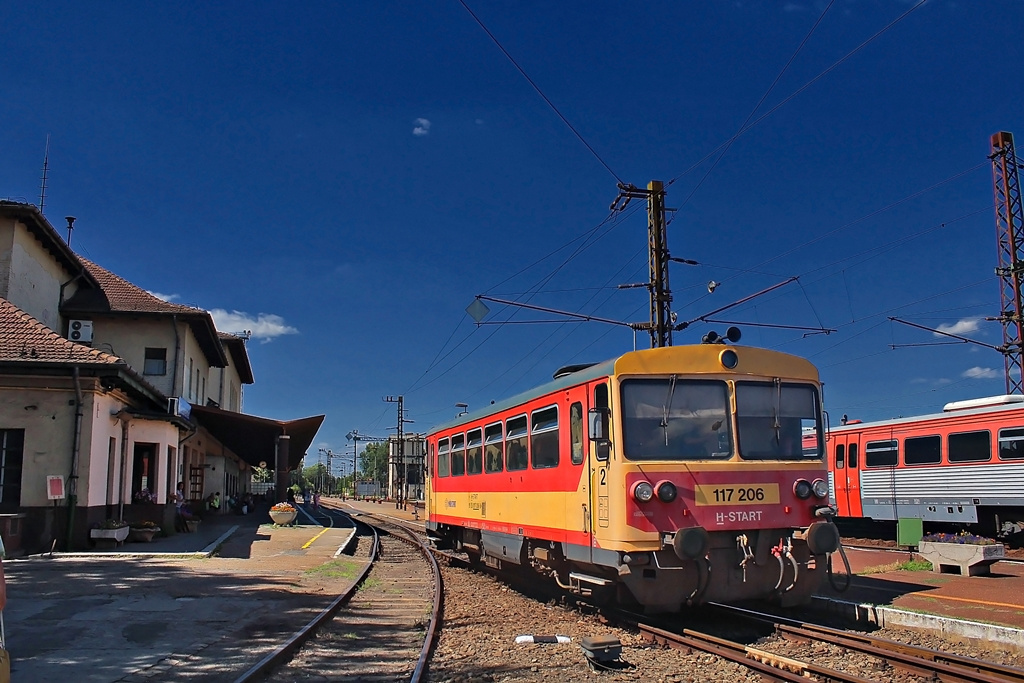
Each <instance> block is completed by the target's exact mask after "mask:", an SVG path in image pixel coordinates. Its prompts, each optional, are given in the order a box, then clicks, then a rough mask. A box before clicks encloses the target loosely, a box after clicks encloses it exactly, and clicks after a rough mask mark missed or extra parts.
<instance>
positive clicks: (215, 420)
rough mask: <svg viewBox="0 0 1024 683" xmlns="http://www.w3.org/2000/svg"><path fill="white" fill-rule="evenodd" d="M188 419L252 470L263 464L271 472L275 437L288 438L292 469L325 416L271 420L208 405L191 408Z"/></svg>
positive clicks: (289, 460)
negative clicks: (285, 436) (265, 464)
mask: <svg viewBox="0 0 1024 683" xmlns="http://www.w3.org/2000/svg"><path fill="white" fill-rule="evenodd" d="M191 420H192V422H195V423H196V424H198V425H200V426H202V427H203V428H204V429H206V431H208V432H210V434H211V435H213V437H214V438H215V439H217V440H218V441H220V442H221V443H222V444H224V445H225V446H227V447H228V448H230V449H231V450H232V451H233V452H234V453H235V454H236V455H238V457H240V458H242V460H245V461H246V462H247V463H249V464H250V465H252V466H253V467H259V465H260V463H261V462H265V463H267V466H268V467H270V468H271V469H273V467H274V463H276V462H277V437H279V436H284V435H287V436H289V437H291V442H290V443H289V445H288V469H289V470H294V469H295V468H296V467H298V466H299V463H300V462H301V461H302V457H303V456H304V455H305V454H306V451H307V450H308V449H309V447H310V445H312V443H313V439H314V438H316V433H317V431H319V430H320V425H321V424H323V421H324V416H323V415H315V416H313V417H303V418H299V419H298V420H272V419H270V418H267V417H256V416H255V415H246V414H245V413H235V412H232V411H230V410H221V409H220V408H213V407H210V406H192V407H191Z"/></svg>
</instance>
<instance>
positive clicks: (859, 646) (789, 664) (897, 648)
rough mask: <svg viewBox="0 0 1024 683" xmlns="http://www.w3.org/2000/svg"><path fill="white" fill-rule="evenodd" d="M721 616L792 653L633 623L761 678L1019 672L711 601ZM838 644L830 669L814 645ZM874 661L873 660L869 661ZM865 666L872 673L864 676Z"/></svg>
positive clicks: (978, 681) (1010, 677) (995, 677)
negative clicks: (766, 632) (765, 632)
mask: <svg viewBox="0 0 1024 683" xmlns="http://www.w3.org/2000/svg"><path fill="white" fill-rule="evenodd" d="M714 607H715V608H717V609H718V610H719V611H721V612H723V613H724V614H726V615H728V617H727V618H735V619H741V620H745V621H750V622H754V623H757V624H760V625H762V626H767V627H769V628H771V629H772V630H773V631H774V633H775V634H776V635H777V636H779V637H781V638H782V639H784V640H786V641H790V642H793V643H796V644H797V647H796V649H797V652H796V653H794V652H786V653H782V652H779V648H777V647H775V646H774V645H771V644H769V645H765V646H763V647H761V646H759V647H753V646H751V645H747V644H744V643H741V642H736V641H732V640H728V639H726V638H722V637H718V636H715V635H711V634H708V633H704V632H701V631H696V630H691V629H683V630H682V631H681V632H675V631H670V630H666V629H662V628H659V627H657V626H653V625H650V624H643V623H637V625H636V626H637V628H638V629H639V630H640V632H641V633H642V634H643V635H644V637H645V638H646V639H647V640H649V641H650V642H655V643H659V644H662V645H667V646H669V647H672V648H676V649H683V650H698V651H702V652H707V653H711V654H715V655H717V656H719V657H723V658H725V659H727V660H729V661H732V662H736V663H738V664H743V665H745V666H747V667H749V668H750V669H753V670H755V671H757V672H758V673H759V674H760V675H761V676H762V677H764V678H765V679H766V680H772V681H806V680H807V679H808V678H809V677H810V678H813V679H815V680H821V681H834V682H842V683H863V682H864V681H889V680H892V679H893V678H894V676H895V674H896V672H899V674H900V675H902V676H904V677H906V676H909V677H910V678H908V679H906V680H921V681H944V682H954V681H956V682H961V683H1014V682H1016V683H1021V682H1024V670H1022V669H1017V668H1014V667H1009V666H1003V665H1000V664H995V663H992V662H985V661H982V660H978V659H974V658H970V657H962V656H959V655H955V654H952V653H948V652H942V651H939V650H932V649H927V648H923V647H918V646H914V645H908V644H906V643H900V642H896V641H892V640H887V639H884V638H877V637H875V636H871V635H868V634H863V633H854V632H849V631H842V630H838V629H833V628H828V627H825V626H819V625H817V624H808V623H802V622H797V621H794V620H790V619H785V618H781V617H778V616H775V615H770V614H762V613H759V612H754V611H752V610H747V609H742V608H738V607H733V606H729V605H714ZM822 645H824V646H828V647H830V648H842V649H843V650H845V651H846V652H847V653H848V654H846V655H844V656H842V657H838V658H837V657H833V658H832V660H833V661H835V659H839V660H840V661H842V662H843V663H844V664H846V663H851V666H850V668H852V669H854V670H853V671H850V670H848V669H847V668H841V669H837V668H832V667H829V666H826V665H825V664H823V663H821V660H822V659H823V658H822V657H821V650H820V649H819V646H822ZM870 660H874V662H872V661H870ZM865 668H870V669H873V670H875V671H877V672H878V673H877V675H874V674H872V675H869V676H865V675H864V673H863V670H864V669H865Z"/></svg>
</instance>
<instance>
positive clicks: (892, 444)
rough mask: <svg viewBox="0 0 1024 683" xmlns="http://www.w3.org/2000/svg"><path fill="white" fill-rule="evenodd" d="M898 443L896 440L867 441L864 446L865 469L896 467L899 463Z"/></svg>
mask: <svg viewBox="0 0 1024 683" xmlns="http://www.w3.org/2000/svg"><path fill="white" fill-rule="evenodd" d="M899 444H900V442H899V441H897V440H896V439H892V440H889V439H887V440H885V441H868V442H867V444H866V445H865V446H864V466H865V467H896V464H897V463H898V462H899V454H900V448H899Z"/></svg>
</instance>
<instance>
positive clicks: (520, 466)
mask: <svg viewBox="0 0 1024 683" xmlns="http://www.w3.org/2000/svg"><path fill="white" fill-rule="evenodd" d="M528 440H529V429H528V427H527V422H526V416H525V415H521V416H519V417H514V418H512V419H511V420H508V421H507V422H506V423H505V468H506V469H507V470H509V471H510V472H511V471H512V470H525V469H526V467H527V465H529V464H530V458H529V456H528V455H527V450H526V442H527V441H528Z"/></svg>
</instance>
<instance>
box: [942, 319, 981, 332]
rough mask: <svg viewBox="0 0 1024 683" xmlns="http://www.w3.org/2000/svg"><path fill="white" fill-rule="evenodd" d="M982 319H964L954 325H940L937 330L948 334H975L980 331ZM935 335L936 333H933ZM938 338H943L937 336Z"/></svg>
mask: <svg viewBox="0 0 1024 683" xmlns="http://www.w3.org/2000/svg"><path fill="white" fill-rule="evenodd" d="M980 320H981V318H964V319H963V320H958V321H956V322H955V323H953V324H952V325H939V326H938V327H937V328H935V329H937V330H938V331H939V332H946V333H948V334H967V333H968V332H975V331H976V330H977V329H978V323H979V322H980ZM933 334H934V333H933ZM935 336H936V337H941V336H942V335H941V334H936V335H935Z"/></svg>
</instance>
